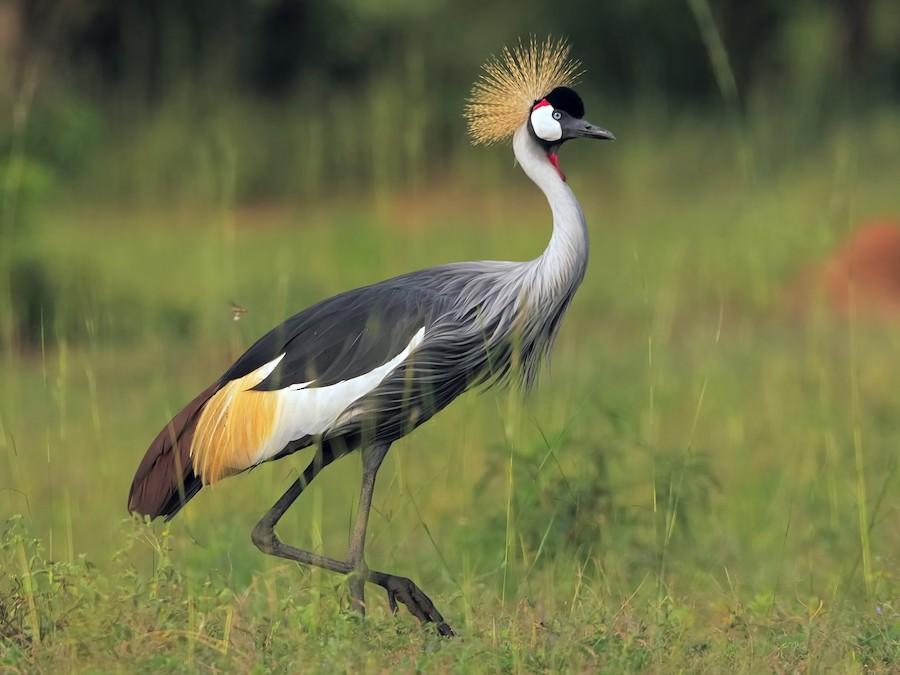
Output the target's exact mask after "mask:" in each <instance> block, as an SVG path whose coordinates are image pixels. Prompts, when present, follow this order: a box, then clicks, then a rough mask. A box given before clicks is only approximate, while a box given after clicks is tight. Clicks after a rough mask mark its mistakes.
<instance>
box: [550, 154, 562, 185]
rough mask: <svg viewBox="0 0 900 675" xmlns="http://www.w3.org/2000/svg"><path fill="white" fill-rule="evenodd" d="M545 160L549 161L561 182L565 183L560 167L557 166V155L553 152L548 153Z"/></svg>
mask: <svg viewBox="0 0 900 675" xmlns="http://www.w3.org/2000/svg"><path fill="white" fill-rule="evenodd" d="M547 159H549V160H550V163H551V164H552V165H553V168H554V169H556V173H558V174H559V177H560V178H562V180H563V182H565V180H566V174H565V173H564V172H563V170H562V167H561V166H560V165H559V155H557V154H556V153H555V152H548V153H547Z"/></svg>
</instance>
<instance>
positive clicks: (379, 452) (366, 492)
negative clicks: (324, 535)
mask: <svg viewBox="0 0 900 675" xmlns="http://www.w3.org/2000/svg"><path fill="white" fill-rule="evenodd" d="M390 447H391V446H390V445H389V444H380V445H372V446H369V447H367V448H364V449H363V450H362V453H361V454H362V464H363V475H362V486H361V487H360V489H359V506H358V507H357V510H356V523H355V524H354V526H353V534H352V535H350V547H349V551H348V554H347V557H348V559H349V560H348V562H349V563H350V564H351V565H352V566H353V572H352V573H351V574H350V580H349V582H348V585H349V587H350V605H351V606H352V607H353V609H354V610H356V611H357V612H359V613H360V614H365V613H366V594H365V588H366V579H367V578H368V576H369V568H368V567H367V566H366V553H365V549H366V528H367V527H368V524H369V511H370V510H371V508H372V493H373V492H374V491H375V477H376V476H377V475H378V469H379V468H380V467H381V463H382V462H383V461H384V457H385V455H387V452H388V449H389V448H390Z"/></svg>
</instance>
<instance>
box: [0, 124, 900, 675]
mask: <svg viewBox="0 0 900 675" xmlns="http://www.w3.org/2000/svg"><path fill="white" fill-rule="evenodd" d="M608 123H609V126H610V127H611V128H613V129H615V131H616V132H617V133H618V134H619V136H620V139H621V140H620V142H618V143H616V144H615V145H609V146H603V147H602V148H596V147H590V148H588V147H583V148H572V149H571V151H570V149H569V148H566V150H567V152H566V153H564V154H565V155H566V156H564V157H563V159H564V160H566V159H568V158H569V157H571V158H572V160H571V168H569V166H567V168H569V173H570V181H571V184H572V186H573V188H574V189H575V191H576V193H577V194H579V195H580V196H581V197H582V201H583V203H584V206H585V211H586V214H587V217H588V221H589V224H590V228H591V236H592V252H591V265H590V268H589V271H588V276H587V278H586V280H585V283H584V286H583V287H582V289H581V291H580V292H579V294H578V296H577V297H576V300H575V302H574V305H573V307H572V309H571V313H570V315H569V316H568V318H567V321H566V323H565V325H564V327H563V330H562V333H561V336H560V340H559V343H558V345H557V349H556V353H555V356H554V359H553V362H552V366H551V367H550V368H549V369H548V370H547V371H545V373H544V375H543V377H542V380H541V383H540V386H539V387H538V389H537V390H536V391H535V392H534V393H533V394H531V395H529V396H528V397H526V398H524V399H522V398H521V397H520V396H519V395H518V394H516V393H515V392H510V391H504V390H491V391H489V392H487V393H484V394H480V395H479V394H476V393H470V394H467V395H466V396H464V397H463V398H462V399H460V400H459V401H457V402H456V404H454V405H453V406H452V407H451V408H449V409H448V410H446V411H445V412H443V413H442V414H441V415H440V416H438V417H437V418H436V419H435V420H433V421H432V422H430V423H429V424H427V425H425V426H424V427H422V428H421V429H420V430H418V431H416V432H415V433H414V434H412V435H411V436H410V437H408V438H406V439H404V440H403V441H401V442H399V443H397V444H396V445H395V446H394V448H393V450H392V452H391V454H390V455H389V457H388V460H387V461H386V464H385V468H384V469H383V470H382V472H381V475H380V477H379V483H378V487H377V491H376V495H375V502H374V505H375V508H376V512H375V513H374V514H373V520H372V524H371V529H370V537H369V547H368V559H369V562H370V564H371V565H373V566H377V567H378V568H379V569H385V570H389V571H393V572H397V573H401V574H404V575H407V576H410V577H411V578H413V579H414V580H416V581H417V582H419V584H420V585H421V586H422V587H423V589H424V590H425V591H426V592H428V593H429V594H430V595H431V597H432V598H433V599H434V601H435V603H436V604H437V605H438V607H439V608H440V609H441V610H442V611H443V613H444V615H445V617H446V618H447V620H448V621H449V623H450V624H451V625H453V626H454V628H455V629H456V631H457V632H458V633H459V637H458V638H456V639H453V640H444V639H440V638H438V637H437V636H436V635H434V634H433V631H431V630H428V629H425V630H422V629H420V628H419V627H418V626H417V625H416V623H415V621H414V620H413V619H412V618H411V617H410V616H409V615H407V614H402V613H401V615H400V616H399V617H398V618H396V619H395V618H392V617H391V615H390V614H389V612H388V609H387V603H386V601H385V598H384V597H383V596H382V595H381V594H380V591H379V589H377V588H376V587H370V588H369V590H368V596H367V597H368V601H369V605H370V607H371V611H370V615H369V618H368V619H367V620H366V621H364V622H362V621H359V620H358V619H357V618H356V617H354V616H353V615H351V614H350V613H349V612H348V610H347V606H348V598H347V595H346V592H345V587H344V585H343V584H344V582H343V580H342V579H340V578H337V577H335V576H332V575H329V574H327V573H323V572H320V571H316V570H307V569H300V568H297V567H295V566H292V565H290V564H286V563H285V562H284V561H278V560H274V559H271V558H267V557H265V556H263V555H261V554H260V553H258V551H257V550H256V549H255V548H254V547H253V545H252V544H251V543H250V539H249V532H250V529H251V527H252V526H253V524H254V523H255V522H256V520H257V519H258V517H259V516H260V515H261V514H262V513H263V512H264V511H265V510H266V509H267V508H268V507H269V506H270V505H271V503H272V502H273V501H274V500H275V499H276V498H277V496H278V495H280V493H281V492H282V491H283V490H284V489H285V488H286V487H287V485H288V484H289V482H290V481H291V480H292V478H293V477H294V476H296V474H297V472H298V470H300V469H301V468H302V467H303V465H304V461H305V460H306V458H307V456H308V451H307V452H306V453H303V454H302V455H299V456H294V457H291V458H290V459H287V460H284V461H280V462H277V463H274V464H271V465H267V466H263V467H261V468H259V469H257V470H254V471H252V472H250V473H249V474H245V475H243V476H240V477H237V478H233V479H230V480H228V481H226V482H224V483H222V484H220V485H217V486H215V487H214V488H212V489H207V490H204V491H202V492H201V494H200V495H199V496H198V497H197V498H196V499H195V500H194V501H193V502H192V503H191V504H190V506H189V508H187V509H186V510H185V511H184V512H183V513H182V514H181V515H180V516H179V517H178V518H177V519H176V520H175V521H173V522H172V523H171V524H170V525H168V526H163V525H161V524H153V525H145V524H141V523H137V522H134V521H132V520H130V519H129V518H127V516H126V513H125V500H126V496H127V492H128V486H129V484H130V481H131V477H132V475H133V471H134V469H135V468H136V466H137V463H138V461H139V460H140V457H141V456H142V453H143V451H144V449H145V447H146V445H147V444H148V442H149V440H150V439H151V438H152V437H153V435H154V434H155V433H156V432H157V431H158V429H159V428H160V427H161V426H162V425H163V424H164V423H165V422H166V420H168V418H169V416H170V415H171V414H172V413H173V412H175V411H176V410H177V409H178V408H179V407H180V406H181V405H183V404H184V403H185V402H186V401H187V400H189V399H190V398H191V397H192V396H193V395H194V393H196V392H197V391H198V390H200V389H201V388H202V387H204V386H206V385H207V384H208V383H209V382H210V381H212V380H213V379H214V378H215V377H217V376H218V375H219V374H220V373H221V372H222V370H224V368H225V367H226V366H227V365H228V364H229V363H230V361H231V359H232V358H234V357H235V356H237V355H238V354H239V353H240V352H241V351H242V350H243V348H245V347H246V346H247V345H248V344H249V343H250V342H252V340H253V339H255V337H256V336H257V335H259V334H260V333H261V332H262V331H264V330H266V329H267V328H269V327H270V326H271V325H273V324H274V323H275V322H277V321H279V320H280V319H281V318H283V317H284V316H286V315H288V314H290V313H291V312H292V311H295V310H297V309H300V308H302V307H304V306H306V305H307V304H309V303H311V302H313V301H314V300H316V299H318V298H321V297H323V296H326V295H329V294H332V293H335V292H337V291H339V290H342V289H345V288H348V287H352V286H355V285H359V284H363V283H366V282H369V281H374V280H377V279H380V278H383V277H385V276H389V275H393V274H397V273H401V272H403V271H406V270H409V269H412V268H418V267H425V266H428V265H432V264H436V263H440V262H446V261H450V260H461V259H473V258H474V259H481V258H500V259H519V258H526V257H530V256H533V255H536V254H537V253H538V252H539V251H540V250H541V248H542V246H543V245H544V243H545V241H546V239H547V236H548V234H549V226H550V225H549V214H548V212H547V209H546V206H545V205H544V204H543V201H542V197H541V196H540V194H537V193H536V191H535V190H533V189H532V188H531V186H530V185H529V184H528V183H527V181H526V180H525V179H524V177H521V176H520V177H518V178H517V179H515V180H513V181H511V182H510V183H509V184H503V187H502V188H501V187H499V185H501V184H500V183H497V181H496V180H493V181H490V182H489V184H490V185H491V187H490V188H485V187H483V186H482V185H481V180H482V179H483V178H485V176H486V175H487V176H488V177H491V176H494V175H495V174H494V173H490V172H491V171H493V170H494V169H493V168H492V167H495V166H502V167H503V169H502V170H503V171H504V172H507V173H510V174H511V175H513V169H512V168H511V166H510V164H511V162H510V161H509V159H508V157H507V155H506V153H508V149H505V148H498V149H494V150H490V151H484V150H472V151H471V152H472V155H471V161H470V162H469V163H465V162H464V163H462V164H461V165H460V166H461V168H458V169H453V170H452V171H450V172H449V173H450V174H451V175H452V180H450V181H448V184H447V185H445V186H442V187H431V188H426V187H421V188H419V189H417V190H414V191H410V192H407V193H401V194H383V193H378V194H375V195H373V196H371V197H369V196H359V195H355V196H354V197H353V198H345V195H343V194H338V195H328V194H327V193H324V194H323V199H321V200H318V201H316V202H314V203H305V202H304V203H300V202H294V203H278V204H264V205H256V206H254V207H241V206H236V205H234V204H231V203H229V200H228V199H220V200H218V201H216V200H212V199H211V200H206V201H200V203H184V202H179V203H178V204H175V205H167V204H165V203H162V202H157V203H150V204H147V203H142V204H138V205H131V204H128V205H121V204H120V205H103V204H102V202H97V201H96V200H93V199H91V198H90V195H89V194H84V193H82V194H76V195H73V196H69V197H66V198H59V199H56V200H53V201H52V202H50V203H47V204H43V205H41V204H38V205H36V206H33V207H32V208H31V209H30V211H29V213H28V219H29V223H30V226H29V228H28V231H27V233H26V234H25V235H23V236H22V237H21V240H20V241H19V242H18V243H17V244H16V250H15V259H16V260H19V261H26V262H25V263H22V264H24V265H25V266H26V267H28V266H29V265H30V266H31V267H33V268H34V269H39V270H44V271H46V277H47V279H46V283H47V284H49V286H50V288H52V289H53V292H52V293H51V294H49V295H48V294H46V293H45V296H47V297H50V296H52V298H53V307H52V315H51V318H48V319H47V320H46V321H44V322H43V324H42V325H43V329H42V330H38V331H37V333H35V334H34V335H32V340H31V344H30V345H27V346H25V347H22V348H20V349H17V350H15V351H12V350H8V351H7V352H6V353H4V354H3V357H2V358H3V360H2V371H3V376H2V379H0V516H2V518H0V521H2V525H0V670H9V671H11V672H48V673H49V672H60V671H89V672H104V671H132V670H141V671H144V672H198V671H204V672H205V671H211V672H212V671H226V672H233V671H238V672H247V671H251V672H264V671H268V670H275V671H279V672H299V671H302V672H327V673H333V672H359V671H361V670H367V671H375V672H392V671H397V670H401V671H421V672H447V671H453V672H535V671H538V672H560V671H563V672H598V671H602V672H624V671H638V670H641V671H650V672H674V671H682V672H748V673H752V672H767V671H773V672H796V671H813V672H822V671H837V672H895V671H896V670H897V668H898V667H900V665H898V664H900V614H898V612H900V557H898V552H900V480H898V475H897V464H898V458H900V455H898V447H900V445H898V443H900V387H898V384H897V383H898V382H900V360H898V358H897V355H898V353H900V351H898V348H900V332H898V329H897V328H898V327H897V325H893V324H886V323H873V322H869V321H866V320H865V319H864V317H858V318H856V317H850V318H849V319H848V317H846V316H839V315H832V314H830V313H829V312H828V311H826V309H825V308H824V307H823V306H822V304H821V303H819V302H817V300H816V297H815V294H814V293H809V294H807V295H804V294H803V293H799V294H798V291H797V290H796V289H797V287H798V280H800V279H802V278H803V277H804V276H806V275H807V273H808V271H809V270H810V269H813V268H814V266H815V265H816V264H817V262H818V261H819V260H821V258H822V257H823V256H825V255H827V253H828V251H829V250H831V249H832V248H833V247H834V246H836V245H837V244H838V243H839V242H840V241H841V240H842V239H843V238H844V237H845V236H846V235H847V233H849V231H850V230H851V229H852V227H853V226H854V224H856V223H858V222H860V221H863V220H865V219H866V218H868V217H870V216H878V215H883V214H894V215H897V214H900V191H898V189H897V186H898V185H900V163H898V162H897V160H896V158H897V156H898V152H900V131H898V129H900V124H898V118H897V116H896V115H885V116H882V117H873V118H872V119H871V120H867V121H866V123H865V124H860V125H855V126H852V125H846V126H840V127H837V128H835V129H833V130H832V131H831V132H830V133H829V134H828V135H827V137H825V138H822V139H821V140H820V141H819V142H816V143H814V144H810V145H809V147H806V148H805V149H803V150H802V151H801V150H799V149H797V148H794V147H792V146H791V142H792V139H791V138H790V137H789V136H787V137H781V136H779V134H778V133H776V130H768V131H767V130H766V129H765V128H760V129H756V130H754V131H753V132H752V133H750V134H747V135H742V136H741V137H740V140H738V141H735V140H734V138H733V136H732V135H731V134H729V133H728V132H727V129H726V131H725V132H724V133H723V132H722V129H721V128H719V127H713V128H710V129H708V130H706V131H704V130H703V126H702V125H700V124H695V125H693V126H692V125H691V124H689V123H688V122H685V123H684V124H683V125H682V126H681V127H675V128H670V129H667V130H666V133H665V134H659V135H657V136H652V135H651V134H650V132H649V131H645V130H644V131H642V130H640V129H635V130H628V129H627V128H626V129H622V126H621V124H620V125H619V126H615V125H614V124H613V122H612V121H609V122H608ZM477 153H482V154H481V155H478V154H477ZM479 157H483V158H485V161H487V160H490V161H492V162H493V164H490V163H488V168H487V169H485V170H484V171H485V172H486V173H484V174H482V173H479V170H478V168H477V167H478V166H479V163H478V162H479V161H480V160H479ZM495 183H497V184H496V185H495ZM42 297H43V296H42ZM798 298H799V299H798ZM231 302H236V303H238V304H240V305H242V306H244V307H246V308H247V309H248V312H247V314H246V315H244V316H243V318H242V319H241V320H240V321H234V320H233V319H232V312H231V309H230V303H231ZM48 314H51V312H50V310H49V309H48ZM359 475H360V466H359V460H358V458H357V457H356V456H352V457H349V458H346V459H344V460H343V461H341V462H339V463H338V464H336V465H334V466H332V467H330V468H329V469H328V470H327V471H326V472H325V473H324V474H323V475H322V476H321V477H320V478H319V479H317V480H316V481H315V482H314V483H313V484H312V486H311V487H310V488H309V490H308V491H307V492H306V493H304V495H303V496H302V497H301V499H300V500H299V501H298V502H297V504H296V505H295V507H294V508H293V510H292V511H290V512H289V513H288V515H287V516H286V517H285V519H284V520H283V522H282V525H281V526H280V534H281V536H282V538H283V539H284V540H285V541H287V542H291V543H296V544H298V545H301V546H303V547H308V548H311V549H314V550H317V551H323V552H326V553H328V554H329V555H332V556H335V557H341V556H342V555H343V553H344V547H345V545H346V542H347V537H348V533H349V529H350V523H351V518H352V515H353V512H354V501H355V498H356V495H357V490H358V480H359Z"/></svg>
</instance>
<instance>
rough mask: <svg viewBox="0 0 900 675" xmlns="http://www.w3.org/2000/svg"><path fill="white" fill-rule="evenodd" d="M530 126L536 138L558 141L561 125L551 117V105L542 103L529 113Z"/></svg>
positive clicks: (560, 134) (560, 135) (560, 136)
mask: <svg viewBox="0 0 900 675" xmlns="http://www.w3.org/2000/svg"><path fill="white" fill-rule="evenodd" d="M531 127H532V128H533V129H534V133H536V134H537V136H538V138H542V139H543V140H545V141H558V140H559V139H560V138H562V127H561V126H560V124H559V122H557V121H556V120H555V119H553V106H551V105H546V104H545V105H542V106H540V107H539V108H535V109H534V110H533V111H532V113H531Z"/></svg>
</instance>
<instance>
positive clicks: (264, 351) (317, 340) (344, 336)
mask: <svg viewBox="0 0 900 675" xmlns="http://www.w3.org/2000/svg"><path fill="white" fill-rule="evenodd" d="M439 304H440V303H439V302H435V298H434V297H433V294H432V293H430V292H428V291H427V290H424V289H422V288H416V287H414V286H410V285H406V284H402V283H397V281H396V280H391V281H389V282H383V283H380V284H375V285H373V286H366V287H364V288H358V289H356V290H353V291H348V292H346V293H342V294H340V295H337V296H335V297H333V298H329V299H327V300H323V301H322V302H320V303H318V304H316V305H313V306H312V307H310V308H308V309H305V310H303V311H302V312H299V313H298V314H295V315H294V316H292V317H291V318H289V319H288V320H287V321H285V322H284V323H282V324H281V325H280V326H277V327H276V328H274V329H272V330H271V331H269V332H268V333H267V334H266V335H264V336H263V337H262V338H260V339H259V340H257V342H256V343H255V344H254V345H253V346H252V347H250V349H248V350H247V351H246V352H245V353H244V354H243V356H241V357H240V358H239V359H238V360H237V361H236V362H235V363H234V365H233V366H231V368H229V369H228V371H227V372H226V373H225V374H224V375H223V376H222V379H223V381H229V380H233V379H237V378H239V377H243V376H244V375H246V374H247V373H250V372H252V371H253V370H256V369H257V368H259V367H260V366H262V365H264V364H266V363H269V362H270V361H272V360H273V359H275V358H277V357H279V356H281V355H282V354H284V358H282V359H281V361H280V362H279V363H278V366H277V367H276V368H275V369H274V370H273V371H272V372H271V373H270V374H269V376H268V377H267V378H266V379H265V380H263V381H262V382H260V383H259V384H258V385H257V386H256V387H255V389H258V390H260V391H272V390H276V389H283V388H285V387H287V386H289V385H292V384H299V383H301V382H310V381H311V382H312V384H311V385H310V386H311V387H325V386H328V385H331V384H334V383H336V382H340V381H342V380H347V379H350V378H353V377H358V376H360V375H363V374H365V373H367V372H369V371H371V370H372V369H374V368H377V367H378V366H381V365H383V364H384V363H386V362H387V361H389V360H390V359H392V358H393V357H394V356H396V355H397V354H398V353H400V352H401V351H402V350H403V349H404V348H405V347H406V346H407V345H408V344H409V342H410V340H411V339H412V338H413V336H414V335H415V334H416V332H417V331H418V330H419V329H420V328H422V327H423V326H425V325H427V323H428V322H429V320H430V318H431V317H432V316H433V315H434V312H435V311H436V310H437V308H438V305H439Z"/></svg>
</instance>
